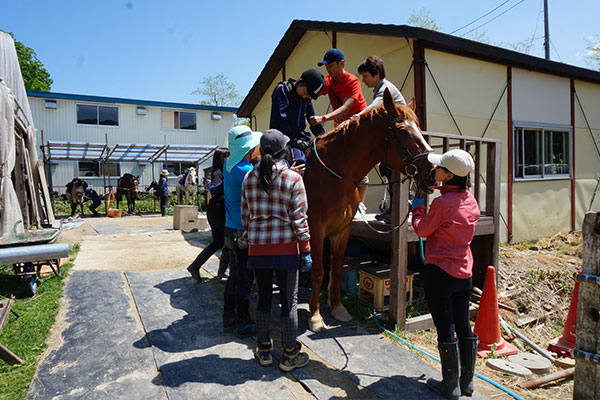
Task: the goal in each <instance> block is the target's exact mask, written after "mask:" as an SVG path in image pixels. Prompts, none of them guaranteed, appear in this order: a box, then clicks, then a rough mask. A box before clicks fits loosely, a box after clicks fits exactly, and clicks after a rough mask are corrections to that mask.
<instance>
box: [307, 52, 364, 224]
mask: <svg viewBox="0 0 600 400" xmlns="http://www.w3.org/2000/svg"><path fill="white" fill-rule="evenodd" d="M345 63H346V61H345V59H344V53H342V51H341V50H339V49H336V48H333V49H329V50H327V52H326V53H325V56H324V57H323V60H322V61H319V62H318V63H317V65H318V66H319V67H320V66H322V65H325V68H326V69H327V74H328V75H327V76H326V77H325V86H324V87H323V91H322V92H321V94H323V95H324V94H327V95H329V104H330V105H331V108H332V111H331V112H330V113H328V114H324V115H322V116H320V117H319V116H314V117H311V118H310V123H311V124H322V123H324V122H326V121H328V120H330V119H333V120H334V122H335V123H334V126H336V127H337V126H338V125H339V124H340V123H342V122H344V121H345V120H347V119H348V118H350V116H352V115H354V114H358V113H359V112H361V111H362V110H364V109H365V108H366V107H367V102H366V101H365V98H364V96H363V94H362V88H361V86H360V81H359V80H358V78H357V77H356V76H354V75H352V74H351V73H349V72H346V70H345V69H344V65H345ZM368 184H369V178H368V176H365V177H364V178H363V179H362V180H361V181H360V182H359V184H358V196H359V198H360V202H359V203H358V210H359V211H358V212H357V216H358V215H359V213H360V212H362V213H365V212H366V211H367V207H366V206H365V204H364V201H365V196H366V195H367V185H368Z"/></svg>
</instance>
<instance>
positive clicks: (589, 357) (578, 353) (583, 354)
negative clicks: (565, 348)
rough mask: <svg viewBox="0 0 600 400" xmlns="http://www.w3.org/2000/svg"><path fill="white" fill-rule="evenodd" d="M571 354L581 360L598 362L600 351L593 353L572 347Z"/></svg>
mask: <svg viewBox="0 0 600 400" xmlns="http://www.w3.org/2000/svg"><path fill="white" fill-rule="evenodd" d="M571 354H572V355H573V357H575V358H580V359H582V360H586V361H590V362H593V363H596V364H600V353H596V354H594V353H589V352H587V351H583V350H579V349H573V350H572V351H571Z"/></svg>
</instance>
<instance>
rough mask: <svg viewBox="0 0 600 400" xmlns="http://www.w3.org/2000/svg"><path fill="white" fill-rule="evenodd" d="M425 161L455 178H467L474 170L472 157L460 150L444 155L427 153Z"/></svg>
mask: <svg viewBox="0 0 600 400" xmlns="http://www.w3.org/2000/svg"><path fill="white" fill-rule="evenodd" d="M427 159H428V160H429V162H430V163H432V164H433V165H437V166H440V167H444V168H446V169H447V170H448V171H450V172H452V173H453V174H454V175H456V176H467V175H469V173H471V171H473V169H475V162H474V161H473V157H471V155H470V154H469V153H467V152H466V151H464V150H460V149H455V150H450V151H447V152H445V153H444V154H435V153H429V155H427Z"/></svg>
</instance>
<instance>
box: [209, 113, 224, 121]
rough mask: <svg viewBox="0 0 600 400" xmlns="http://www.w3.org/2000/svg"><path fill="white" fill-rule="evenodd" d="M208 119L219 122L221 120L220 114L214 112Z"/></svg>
mask: <svg viewBox="0 0 600 400" xmlns="http://www.w3.org/2000/svg"><path fill="white" fill-rule="evenodd" d="M210 119H212V120H215V121H219V120H220V119H221V114H219V113H217V112H214V113H212V114H210Z"/></svg>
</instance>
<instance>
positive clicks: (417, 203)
mask: <svg viewBox="0 0 600 400" xmlns="http://www.w3.org/2000/svg"><path fill="white" fill-rule="evenodd" d="M410 206H411V207H412V208H413V209H414V208H415V207H425V197H423V196H417V197H415V198H414V199H413V201H412V203H410Z"/></svg>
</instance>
